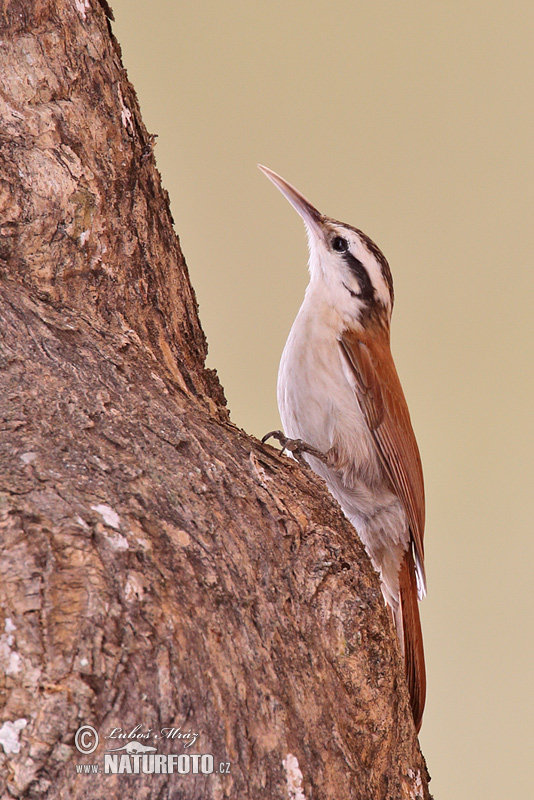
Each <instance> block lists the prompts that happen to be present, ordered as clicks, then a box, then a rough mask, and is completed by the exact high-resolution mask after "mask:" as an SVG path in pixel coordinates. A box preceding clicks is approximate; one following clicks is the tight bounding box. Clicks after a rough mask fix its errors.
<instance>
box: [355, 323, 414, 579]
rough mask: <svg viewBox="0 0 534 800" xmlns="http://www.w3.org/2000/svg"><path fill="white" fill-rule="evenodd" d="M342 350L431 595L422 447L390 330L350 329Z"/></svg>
mask: <svg viewBox="0 0 534 800" xmlns="http://www.w3.org/2000/svg"><path fill="white" fill-rule="evenodd" d="M340 344H341V349H342V351H343V354H344V356H345V358H346V360H347V362H348V364H349V366H350V368H351V370H352V373H353V375H354V378H355V380H356V395H357V399H358V403H359V405H360V408H361V410H362V413H363V415H364V417H365V419H366V421H367V424H368V426H369V430H370V431H371V435H372V437H373V439H374V442H375V445H376V449H377V452H378V455H379V457H380V461H381V462H382V465H383V467H384V470H385V472H386V474H387V476H388V478H389V480H390V482H391V485H392V489H393V491H394V492H395V494H396V495H397V497H398V498H399V500H400V501H401V503H402V505H403V507H404V510H405V512H406V516H407V517H408V524H409V526H410V532H411V536H412V540H413V544H414V550H415V558H416V561H417V566H418V568H419V572H420V578H421V582H422V586H421V587H419V588H420V594H421V595H424V594H425V593H426V581H425V573H424V546H423V534H424V527H425V492H424V484H423V469H422V466H421V458H420V456H419V449H418V447H417V442H416V439H415V434H414V432H413V428H412V424H411V422H410V413H409V411H408V406H407V405H406V400H405V398H404V393H403V391H402V386H401V384H400V381H399V377H398V375H397V370H396V369H395V364H394V363H393V358H392V355H391V350H390V348H389V336H388V334H387V331H382V330H381V329H378V330H377V331H371V332H370V333H368V334H363V333H359V332H355V331H345V332H344V333H343V335H342V337H341V339H340Z"/></svg>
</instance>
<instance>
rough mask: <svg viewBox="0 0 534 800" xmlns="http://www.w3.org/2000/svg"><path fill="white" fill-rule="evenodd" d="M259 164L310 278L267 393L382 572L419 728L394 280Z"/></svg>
mask: <svg viewBox="0 0 534 800" xmlns="http://www.w3.org/2000/svg"><path fill="white" fill-rule="evenodd" d="M258 167H259V169H260V170H261V171H262V172H263V173H264V174H265V175H266V176H267V178H269V179H270V180H271V181H272V182H273V183H274V185H275V186H276V187H277V189H279V190H280V191H281V192H282V194H283V195H284V196H285V198H286V199H287V200H289V202H290V203H291V205H292V206H293V208H294V209H295V210H296V211H297V212H298V213H299V215H300V216H301V217H302V219H303V221H304V224H305V227H306V232H307V238H308V248H309V261H308V267H309V273H310V280H309V284H308V286H307V289H306V292H305V295H304V300H303V302H302V305H301V307H300V310H299V312H298V314H297V316H296V318H295V321H294V323H293V326H292V327H291V331H290V333H289V337H288V339H287V342H286V345H285V347H284V350H283V353H282V357H281V360H280V366H279V371H278V384H277V399H278V407H279V411H280V418H281V421H282V426H283V429H284V430H283V432H282V431H270V432H269V433H268V434H266V436H264V437H263V442H266V441H267V440H268V439H269V438H270V437H275V438H276V439H278V441H279V442H280V443H281V445H282V448H283V450H287V451H289V452H290V453H291V454H292V455H294V456H295V457H296V458H298V459H299V460H304V461H305V462H307V463H308V465H309V466H310V467H311V468H312V469H313V471H314V472H316V473H317V474H318V475H319V476H320V477H321V478H322V479H323V480H324V481H325V483H326V485H327V487H328V489H329V491H330V493H331V494H332V495H333V496H334V498H335V499H336V500H337V501H338V503H339V505H340V506H341V508H342V510H343V512H344V514H345V516H346V517H347V518H348V519H349V520H350V522H351V523H352V525H353V527H354V528H355V530H356V532H357V534H358V535H359V537H360V539H361V541H362V542H363V545H364V547H365V550H366V551H367V554H368V556H369V558H370V560H371V563H372V565H373V567H374V568H375V570H376V571H377V572H378V574H379V577H380V585H381V589H382V594H383V597H384V600H385V602H386V604H387V606H389V608H390V610H391V615H392V619H393V623H394V626H395V629H396V633H397V637H398V640H399V645H400V650H401V653H402V656H403V659H404V667H405V675H406V680H407V685H408V690H409V694H410V704H411V710H412V715H413V719H414V723H415V727H416V730H417V732H419V730H420V727H421V723H422V718H423V710H424V705H425V697H426V672H425V660H424V650H423V638H422V631H421V622H420V617H419V607H418V601H419V600H421V599H423V597H424V596H425V595H426V577H425V568H424V547H423V534H424V525H425V495H424V484H423V471H422V465H421V458H420V455H419V449H418V446H417V441H416V438H415V434H414V432H413V428H412V424H411V421H410V414H409V411H408V406H407V404H406V400H405V397H404V393H403V390H402V386H401V383H400V380H399V377H398V375H397V370H396V368H395V364H394V361H393V357H392V355H391V349H390V324H391V314H392V310H393V300H394V293H393V280H392V276H391V269H390V267H389V264H388V261H387V260H386V258H385V256H384V255H383V253H382V251H381V250H380V249H379V248H378V246H377V245H376V244H375V243H374V241H373V240H372V239H371V238H370V237H369V236H367V235H366V234H365V233H363V231H361V230H359V229H358V228H355V227H353V226H352V225H347V224H346V223H343V222H339V221H338V220H335V219H332V218H330V217H327V216H324V215H323V214H321V213H320V212H319V211H318V210H317V209H316V208H315V207H314V206H313V205H312V204H311V203H310V202H309V201H308V200H307V199H306V198H305V197H304V195H302V194H301V193H300V192H299V191H298V190H297V189H296V188H295V187H294V186H292V185H291V184H290V183H288V182H287V181H286V180H284V179H283V178H282V177H280V175H277V174H276V173H275V172H273V171H272V170H270V169H268V168H267V167H264V166H262V165H260V164H258Z"/></svg>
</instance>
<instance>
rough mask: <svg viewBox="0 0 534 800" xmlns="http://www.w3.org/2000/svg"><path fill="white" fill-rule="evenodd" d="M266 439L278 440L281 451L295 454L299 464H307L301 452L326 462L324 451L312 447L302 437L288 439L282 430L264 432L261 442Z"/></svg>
mask: <svg viewBox="0 0 534 800" xmlns="http://www.w3.org/2000/svg"><path fill="white" fill-rule="evenodd" d="M268 439H276V440H277V441H278V442H280V444H281V445H282V452H283V451H284V450H287V451H288V452H289V453H291V454H292V455H293V456H295V458H296V460H297V461H298V462H299V463H300V464H305V465H306V466H308V463H307V461H306V460H305V459H304V458H303V453H308V454H309V455H311V456H314V457H315V458H318V459H319V460H320V461H324V463H325V464H326V463H327V457H326V456H325V454H324V453H321V451H320V450H317V448H316V447H312V445H311V444H307V443H306V442H303V441H302V439H290V438H289V437H287V436H286V435H285V434H284V433H283V432H282V431H269V433H266V434H265V436H264V437H263V439H262V440H261V443H262V444H265V442H266V441H267V440H268Z"/></svg>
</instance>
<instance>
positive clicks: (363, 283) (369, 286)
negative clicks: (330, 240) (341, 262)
mask: <svg viewBox="0 0 534 800" xmlns="http://www.w3.org/2000/svg"><path fill="white" fill-rule="evenodd" d="M343 258H344V259H345V263H346V264H347V266H348V267H349V268H350V270H351V271H352V272H353V273H354V275H355V276H356V278H357V279H358V283H359V284H360V297H361V298H362V300H365V302H367V303H372V302H373V300H374V299H375V290H374V286H373V283H372V281H371V278H370V277H369V273H368V272H367V270H366V269H365V267H364V266H363V264H362V262H361V261H360V260H359V258H356V257H355V256H353V255H352V253H351V252H350V250H348V251H347V252H346V253H343Z"/></svg>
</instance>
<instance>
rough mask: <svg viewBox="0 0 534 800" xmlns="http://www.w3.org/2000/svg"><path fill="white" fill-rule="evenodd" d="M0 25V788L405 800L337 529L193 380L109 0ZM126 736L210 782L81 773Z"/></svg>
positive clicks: (201, 349)
mask: <svg viewBox="0 0 534 800" xmlns="http://www.w3.org/2000/svg"><path fill="white" fill-rule="evenodd" d="M106 12H107V13H106ZM0 27H1V31H0V33H1V36H2V49H1V51H0V59H1V70H0V86H1V89H0V114H1V131H0V159H1V171H0V175H1V208H0V225H1V230H0V259H1V261H0V270H1V279H0V392H1V394H0V459H1V467H2V471H1V477H0V536H1V539H0V574H1V586H0V666H1V667H2V674H1V676H0V682H1V689H0V707H1V715H0V743H1V744H2V747H1V748H0V797H2V798H7V797H11V796H15V797H25V798H37V797H44V796H46V797H50V798H64V797H69V798H110V797H123V796H126V795H130V796H132V797H139V798H223V797H227V798H251V800H252V798H254V800H256V799H257V798H269V799H270V800H273V798H274V799H275V798H291V800H297V798H298V800H303V798H307V800H311V799H312V798H334V797H335V798H336V800H344V798H361V800H363V799H364V798H365V800H368V798H380V799H382V798H384V800H385V798H391V799H393V798H395V800H398V799H399V798H412V800H415V798H428V797H429V794H428V788H427V773H426V769H425V765H424V760H423V758H422V755H421V753H420V751H419V747H418V742H417V738H416V735H415V731H414V727H413V723H412V720H411V716H410V710H409V702H408V696H407V691H406V686H405V682H404V677H403V669H402V664H401V661H400V656H399V653H398V649H397V645H396V640H395V635H394V632H393V629H392V626H391V623H390V620H389V617H388V614H387V612H386V609H385V607H384V604H383V602H382V599H381V593H380V589H379V585H378V580H377V576H376V575H375V574H374V573H373V570H372V568H371V566H370V564H369V561H368V559H367V557H366V555H365V553H364V551H363V549H362V547H361V545H360V543H359V541H358V540H357V538H356V536H355V534H354V531H353V529H352V528H351V526H350V525H349V523H348V522H347V521H346V520H345V518H344V517H343V515H342V514H341V512H340V510H339V508H338V507H337V506H336V504H335V503H334V502H333V501H332V500H331V499H330V497H329V495H328V494H327V492H326V490H325V488H324V486H323V485H322V484H321V482H320V481H319V480H318V479H317V478H316V477H314V476H313V475H312V474H311V473H310V472H309V471H308V470H304V469H302V468H301V467H299V466H298V465H297V464H296V463H293V462H291V461H289V459H286V458H283V457H281V456H279V455H278V454H277V453H276V452H275V451H274V450H272V449H271V448H265V447H262V446H261V445H260V444H259V443H258V442H257V441H256V440H255V439H253V438H252V437H249V436H247V435H246V434H245V433H244V432H243V431H240V430H238V429H237V428H236V427H235V426H233V425H232V424H231V423H230V421H229V420H228V416H227V412H226V409H225V406H224V397H223V394H222V390H221V389H220V386H219V384H218V381H217V378H216V376H215V375H214V374H213V373H212V372H211V371H208V370H206V369H205V367H204V359H205V355H206V343H205V339H204V335H203V333H202V329H201V327H200V323H199V320H198V315H197V306H196V301H195V295H194V292H193V289H192V287H191V285H190V282H189V278H188V274H187V269H186V265H185V262H184V259H183V256H182V254H181V251H180V247H179V242H178V239H177V237H176V235H175V233H174V231H173V227H172V219H171V215H170V212H169V207H168V202H167V196H166V194H165V192H164V191H163V189H162V188H161V184H160V178H159V174H158V172H157V170H156V167H155V163H154V157H153V150H152V139H151V137H150V136H149V135H148V134H147V131H146V129H145V127H144V125H143V123H142V120H141V117H140V114H139V110H138V106H137V101H136V97H135V93H134V91H133V89H132V87H131V86H130V84H129V83H128V81H127V78H126V75H125V72H124V69H123V67H122V64H121V60H120V50H119V47H118V45H117V43H116V41H115V40H114V38H113V36H112V34H111V29H110V22H109V8H108V7H107V3H105V2H101V3H98V2H97V1H96V0H72V1H70V0H63V1H62V0H13V1H12V2H11V1H10V0H4V2H3V4H2V8H1V9H0ZM83 724H90V725H92V726H94V728H95V729H96V730H97V731H98V732H99V734H100V743H99V745H98V748H97V750H96V751H95V752H94V753H93V754H91V755H82V754H81V753H80V752H78V750H77V749H76V747H75V744H74V741H75V734H76V731H77V730H78V728H79V727H80V726H81V725H83ZM137 725H142V726H143V727H142V729H138V732H144V733H146V732H147V731H148V730H149V729H150V730H151V734H152V735H153V734H158V735H159V737H160V738H159V739H158V740H157V741H156V740H155V739H153V738H150V739H143V740H142V741H143V742H144V744H148V745H154V744H156V745H157V747H158V753H177V754H184V753H191V752H194V753H208V754H213V755H214V758H215V770H216V771H215V773H213V774H210V775H192V774H189V775H181V774H178V775H177V774H173V775H164V774H162V775H124V774H120V775H108V774H103V773H100V774H97V775H83V774H77V772H76V769H75V764H89V763H98V764H100V765H101V766H102V764H103V759H104V752H105V751H106V750H110V749H112V748H114V747H118V746H120V745H121V744H124V742H123V741H122V740H119V741H117V740H116V739H115V740H112V739H109V738H106V737H109V735H110V733H111V732H112V731H113V729H117V728H120V729H122V731H123V732H125V733H126V732H130V731H132V729H134V728H135V726H137ZM169 727H174V728H175V729H180V732H181V733H182V734H183V733H186V732H187V731H191V732H192V733H198V734H199V738H198V740H197V741H196V742H195V743H194V745H193V746H191V747H188V748H187V747H186V748H184V744H187V742H184V740H182V739H180V738H175V739H174V740H173V739H170V740H169V739H162V738H161V737H162V735H161V733H160V731H161V729H162V728H169ZM220 762H224V763H227V762H229V763H230V765H231V766H230V772H229V774H223V773H221V772H217V770H218V769H219V763H220Z"/></svg>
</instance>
